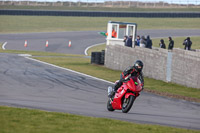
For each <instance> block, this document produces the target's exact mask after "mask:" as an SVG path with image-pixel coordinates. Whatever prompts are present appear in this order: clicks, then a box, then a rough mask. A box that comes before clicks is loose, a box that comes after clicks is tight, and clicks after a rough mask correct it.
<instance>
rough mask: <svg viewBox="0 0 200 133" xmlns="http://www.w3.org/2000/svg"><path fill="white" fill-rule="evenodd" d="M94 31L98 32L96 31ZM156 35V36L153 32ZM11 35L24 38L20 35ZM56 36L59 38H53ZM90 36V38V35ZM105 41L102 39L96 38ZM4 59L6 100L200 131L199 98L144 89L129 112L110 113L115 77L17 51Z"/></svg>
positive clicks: (1, 83) (1, 75)
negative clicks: (96, 75)
mask: <svg viewBox="0 0 200 133" xmlns="http://www.w3.org/2000/svg"><path fill="white" fill-rule="evenodd" d="M64 33H68V32H64ZM73 33H83V32H73ZM88 33H92V34H95V32H88ZM29 34H31V35H32V37H33V35H34V34H40V35H39V36H38V37H41V38H42V36H41V34H42V35H43V34H44V35H45V33H29ZM29 34H27V35H29ZM47 34H56V33H47ZM71 34H72V33H71ZM84 34H85V33H84ZM11 35H24V34H11ZM151 36H152V37H153V35H151ZM160 36H161V35H160ZM166 36H168V35H166ZM180 36H181V35H180ZM186 36H187V35H186ZM190 36H191V35H190ZM195 36H196V35H195ZM1 37H2V35H1ZM1 37H0V39H1V41H2V38H1ZM155 37H156V36H155ZM158 37H159V36H158ZM7 39H8V40H7V42H8V45H6V48H9V45H10V44H12V43H10V42H9V37H8V38H7ZM10 39H11V40H18V39H17V37H16V38H14V37H12V38H10ZM50 39H52V40H54V39H53V38H50ZM102 39H104V38H102ZM33 40H34V39H33ZM36 40H37V39H36ZM45 40H46V39H45ZM80 40H81V39H80ZM89 40H90V38H89ZM91 40H93V39H91ZM84 41H87V40H86V39H85V40H84ZM100 42H101V39H99V42H96V43H100ZM91 43H92V41H91ZM87 44H88V43H87ZM52 45H53V44H52ZM72 45H73V44H72ZM10 46H12V45H10ZM22 46H23V45H22ZM88 46H89V44H88ZM30 47H31V46H30ZM85 47H86V45H85V46H83V48H85ZM22 48H23V47H22ZM83 48H82V50H80V52H81V53H82V54H83V53H84V49H83ZM36 50H37V49H36ZM57 50H58V49H57ZM53 52H55V51H53ZM77 53H78V52H77ZM81 53H79V54H81ZM0 64H1V67H0V105H8V106H17V107H28V108H36V109H42V110H48V111H56V112H68V113H72V114H80V115H86V116H94V117H106V118H113V119H120V120H125V121H131V122H137V123H147V124H159V125H166V126H173V127H180V128H187V129H197V130H200V126H199V125H200V104H199V103H193V102H188V101H184V100H177V99H171V98H166V97H161V96H157V95H154V94H150V93H145V92H142V93H141V95H140V96H139V97H138V99H136V101H135V103H134V104H133V107H132V109H131V110H130V112H129V113H128V114H123V113H121V111H114V112H109V111H107V109H106V103H107V86H109V85H112V84H111V83H109V82H105V81H102V80H98V79H95V78H92V77H88V76H85V75H82V74H78V73H75V72H71V71H69V70H65V69H61V68H57V67H55V66H51V65H48V64H44V63H41V62H37V61H35V60H31V59H30V58H25V57H21V56H18V55H16V54H5V53H4V54H3V53H0Z"/></svg>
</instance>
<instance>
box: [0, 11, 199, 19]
mask: <svg viewBox="0 0 200 133" xmlns="http://www.w3.org/2000/svg"><path fill="white" fill-rule="evenodd" d="M0 15H28V16H85V17H145V18H199V17H200V12H104V11H41V10H0Z"/></svg>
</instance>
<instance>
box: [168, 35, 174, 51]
mask: <svg viewBox="0 0 200 133" xmlns="http://www.w3.org/2000/svg"><path fill="white" fill-rule="evenodd" d="M173 48H174V41H173V40H172V38H171V37H169V45H168V50H172V49H173Z"/></svg>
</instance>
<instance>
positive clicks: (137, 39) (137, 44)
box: [136, 35, 140, 46]
mask: <svg viewBox="0 0 200 133" xmlns="http://www.w3.org/2000/svg"><path fill="white" fill-rule="evenodd" d="M136 46H140V36H139V35H138V36H137V38H136Z"/></svg>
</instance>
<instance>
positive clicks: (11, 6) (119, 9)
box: [0, 5, 200, 12]
mask: <svg viewBox="0 0 200 133" xmlns="http://www.w3.org/2000/svg"><path fill="white" fill-rule="evenodd" d="M0 8H1V9H34V10H84V11H128V12H135V11H138V12H148V11H150V12H151V11H154V12H164V11H165V12H166V11H167V12H168V11H170V12H172V11H174V12H176V11H178V12H194V11H200V8H187V7H185V8H179V7H175V8H136V7H134V8H133V7H131V8H128V7H127V8H117V7H113V8H111V7H67V6H13V5H7V6H6V5H1V6H0Z"/></svg>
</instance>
